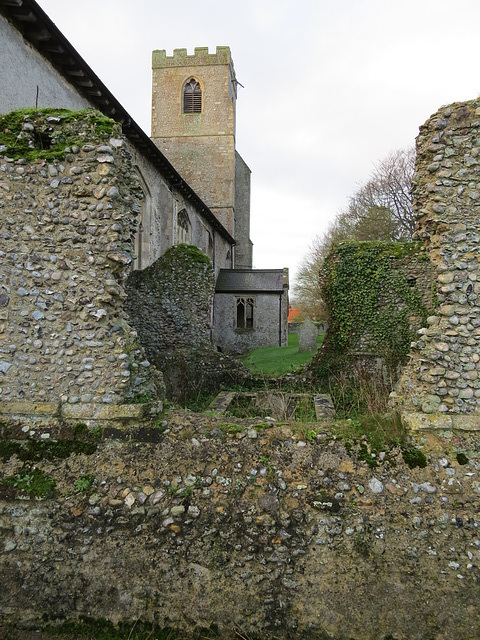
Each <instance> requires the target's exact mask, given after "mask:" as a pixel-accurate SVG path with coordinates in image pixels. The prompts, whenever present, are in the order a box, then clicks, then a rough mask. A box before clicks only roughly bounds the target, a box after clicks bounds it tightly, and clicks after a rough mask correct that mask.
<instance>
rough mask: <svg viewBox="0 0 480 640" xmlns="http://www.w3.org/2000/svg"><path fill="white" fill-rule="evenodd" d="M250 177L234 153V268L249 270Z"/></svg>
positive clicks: (250, 250)
mask: <svg viewBox="0 0 480 640" xmlns="http://www.w3.org/2000/svg"><path fill="white" fill-rule="evenodd" d="M250 175H251V171H250V169H249V168H248V166H247V164H246V162H245V161H244V160H243V158H242V157H241V156H240V154H239V153H238V152H235V239H236V241H237V244H236V245H235V267H236V268H237V269H251V268H252V262H253V256H252V254H253V243H252V241H251V240H250Z"/></svg>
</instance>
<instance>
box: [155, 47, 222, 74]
mask: <svg viewBox="0 0 480 640" xmlns="http://www.w3.org/2000/svg"><path fill="white" fill-rule="evenodd" d="M231 63H232V56H231V54H230V47H217V48H216V52H215V53H208V47H195V53H194V54H193V56H191V55H190V56H189V55H188V54H187V50H186V49H174V50H173V56H167V52H166V51H165V49H161V50H160V49H156V50H155V51H153V53H152V68H153V69H162V68H165V67H192V66H198V67H200V66H202V67H203V66H205V65H215V64H231Z"/></svg>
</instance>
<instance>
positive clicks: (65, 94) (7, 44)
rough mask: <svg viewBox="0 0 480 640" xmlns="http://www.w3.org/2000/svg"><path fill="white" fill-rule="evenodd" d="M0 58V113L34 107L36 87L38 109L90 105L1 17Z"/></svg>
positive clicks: (77, 107) (84, 106)
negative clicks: (6, 88) (1, 88)
mask: <svg viewBox="0 0 480 640" xmlns="http://www.w3.org/2000/svg"><path fill="white" fill-rule="evenodd" d="M0 58H1V61H2V63H1V65H0V86H1V87H3V88H5V87H8V91H5V90H2V91H1V92H0V113H8V112H9V111H13V110H15V109H25V108H34V107H35V102H36V96H37V86H38V106H39V107H65V108H66V109H85V108H87V107H91V106H92V105H91V104H90V103H89V102H88V101H87V100H86V99H85V98H84V97H82V96H81V95H80V94H79V93H78V92H77V91H76V90H75V89H74V88H73V87H72V86H71V85H69V84H68V83H67V82H66V81H65V80H64V78H63V77H62V76H61V75H60V74H59V73H58V71H57V70H56V69H54V67H52V65H51V64H50V63H49V62H47V61H46V60H45V58H43V57H42V56H41V55H40V54H39V53H38V52H37V51H36V50H35V49H34V48H33V47H32V46H31V45H29V44H28V43H27V42H26V41H25V40H24V39H23V38H22V36H21V35H20V33H19V32H18V31H17V30H16V29H15V28H14V27H12V26H11V25H10V23H9V22H8V21H7V20H5V18H4V17H3V16H1V15H0Z"/></svg>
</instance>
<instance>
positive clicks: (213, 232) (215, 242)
mask: <svg viewBox="0 0 480 640" xmlns="http://www.w3.org/2000/svg"><path fill="white" fill-rule="evenodd" d="M212 242H213V256H212V262H213V273H215V277H216V271H215V266H216V265H215V258H216V251H215V249H216V244H217V237H216V235H215V229H212Z"/></svg>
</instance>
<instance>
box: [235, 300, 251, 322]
mask: <svg viewBox="0 0 480 640" xmlns="http://www.w3.org/2000/svg"><path fill="white" fill-rule="evenodd" d="M254 306H255V302H254V299H253V298H237V318H236V328H237V329H253V309H254Z"/></svg>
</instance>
